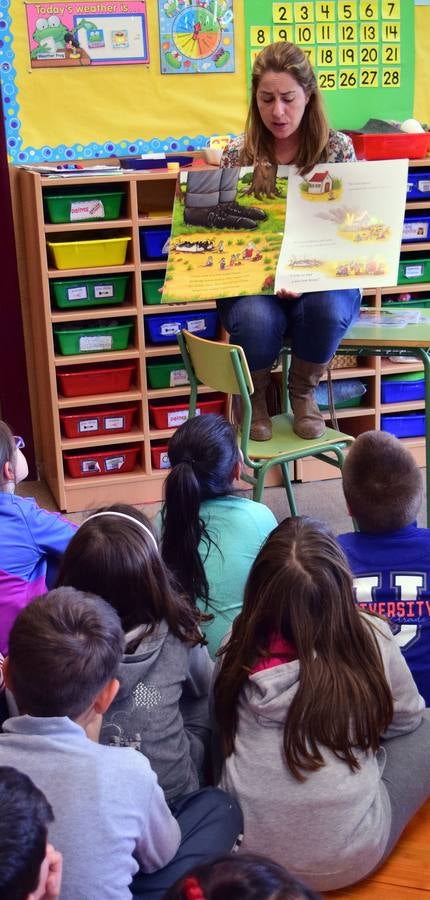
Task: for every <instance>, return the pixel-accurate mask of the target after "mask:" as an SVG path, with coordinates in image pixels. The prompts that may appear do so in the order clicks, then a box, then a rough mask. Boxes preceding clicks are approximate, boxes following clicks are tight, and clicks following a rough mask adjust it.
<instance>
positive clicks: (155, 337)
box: [145, 309, 218, 344]
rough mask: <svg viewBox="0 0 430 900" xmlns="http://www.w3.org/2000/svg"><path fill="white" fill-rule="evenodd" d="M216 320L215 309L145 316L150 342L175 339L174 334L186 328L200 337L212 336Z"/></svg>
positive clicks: (214, 332) (172, 340)
mask: <svg viewBox="0 0 430 900" xmlns="http://www.w3.org/2000/svg"><path fill="white" fill-rule="evenodd" d="M217 322H218V313H217V311H216V309H204V310H202V311H199V310H196V311H195V312H190V311H189V310H188V311H187V312H183V313H180V312H178V313H174V314H173V315H165V316H162V315H160V316H146V317H145V325H146V334H147V337H148V339H149V341H150V343H151V344H169V343H172V342H175V341H176V335H177V334H179V332H180V331H182V329H183V328H186V329H187V331H192V332H193V334H199V335H200V337H205V338H214V337H215V335H216V328H217Z"/></svg>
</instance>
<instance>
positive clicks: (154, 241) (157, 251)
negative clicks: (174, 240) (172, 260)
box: [139, 226, 170, 259]
mask: <svg viewBox="0 0 430 900" xmlns="http://www.w3.org/2000/svg"><path fill="white" fill-rule="evenodd" d="M169 237H170V228H164V227H163V226H160V227H159V228H139V242H140V255H141V257H142V259H145V258H146V259H167V252H166V250H165V244H166V241H167V240H168V238H169Z"/></svg>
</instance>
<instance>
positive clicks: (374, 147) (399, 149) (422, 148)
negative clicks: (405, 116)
mask: <svg viewBox="0 0 430 900" xmlns="http://www.w3.org/2000/svg"><path fill="white" fill-rule="evenodd" d="M346 133H347V134H349V136H350V138H351V140H352V143H353V144H354V150H355V153H356V156H357V159H423V158H424V157H425V156H426V155H427V150H428V148H429V145H430V134H429V133H428V132H427V131H424V132H421V133H420V134H407V133H406V132H405V133H404V134H403V133H399V134H357V132H355V131H347V132H346Z"/></svg>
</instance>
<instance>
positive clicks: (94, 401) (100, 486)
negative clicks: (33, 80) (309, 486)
mask: <svg viewBox="0 0 430 900" xmlns="http://www.w3.org/2000/svg"><path fill="white" fill-rule="evenodd" d="M411 167H413V168H414V169H415V168H416V167H421V168H422V169H423V170H424V169H425V168H427V169H429V168H430V159H429V160H413V161H411ZM18 183H19V187H20V197H21V204H22V225H23V230H24V233H25V256H26V277H25V279H24V283H25V284H26V285H27V287H26V289H25V290H23V305H24V318H25V319H27V323H29V324H28V325H27V329H26V331H27V345H28V346H27V355H28V358H29V360H30V361H31V362H30V367H31V368H32V371H31V372H30V377H31V379H32V381H33V385H32V413H33V420H34V421H35V423H36V424H37V427H36V428H35V433H36V435H38V436H39V439H38V442H37V443H38V446H37V455H38V458H39V460H40V468H41V474H42V475H43V477H44V478H45V479H46V481H47V483H48V485H49V487H50V489H51V491H52V493H53V495H54V497H55V500H56V502H57V503H58V506H59V507H60V509H62V510H65V511H69V512H75V511H80V510H83V509H92V508H94V507H97V506H100V505H103V504H108V503H112V502H115V501H120V500H122V501H123V502H130V503H146V502H152V501H157V500H160V499H161V493H162V485H163V481H164V478H165V474H166V472H165V470H159V469H154V468H153V467H152V464H151V447H152V446H154V444H158V443H160V442H163V441H166V439H168V437H170V435H171V434H172V433H173V429H171V428H166V429H161V430H156V429H154V428H153V427H152V425H150V422H149V413H148V400H153V399H162V398H166V397H170V396H171V397H172V398H173V397H176V396H187V395H188V393H189V389H188V388H187V387H172V388H167V389H149V388H148V386H147V372H146V364H147V363H148V362H150V361H152V360H154V359H163V358H164V357H166V356H179V348H178V346H177V345H176V344H175V343H172V344H159V345H151V344H148V343H147V340H146V335H145V319H146V317H149V316H153V315H155V314H160V313H169V312H170V313H172V312H175V311H176V310H177V309H181V311H185V310H195V309H196V304H195V303H191V304H182V303H181V304H180V305H179V306H178V305H174V304H169V305H167V304H166V305H163V306H152V305H151V306H149V305H146V304H145V303H144V302H143V294H142V276H143V275H144V274H145V273H146V272H153V271H162V270H164V269H165V268H166V263H165V261H163V260H143V259H141V255H140V243H139V229H141V228H145V227H154V226H157V225H168V224H169V223H170V221H171V215H170V213H171V209H172V206H173V200H174V193H175V185H176V174H175V173H171V172H164V171H160V170H158V171H154V172H129V173H127V172H125V173H124V174H121V175H108V176H97V177H93V176H81V177H79V176H76V177H75V178H73V181H72V179H64V178H46V177H42V176H41V175H39V174H38V173H36V172H31V171H24V170H20V171H19V174H18ZM101 184H102V185H105V186H107V185H115V186H117V187H121V188H124V191H125V195H126V196H125V203H124V213H123V215H122V217H121V218H120V219H118V220H114V221H109V222H108V221H104V222H82V223H71V224H64V225H56V224H50V223H46V222H45V218H44V208H43V194H44V191H46V190H47V189H49V190H51V189H52V188H57V189H58V191H59V192H61V190H62V189H64V188H65V187H67V189H70V188H71V187H72V186H73V187H75V188H76V189H77V190H79V189H80V188H82V187H83V186H84V185H85V186H86V187H90V186H92V185H94V186H97V185H101ZM406 208H407V209H411V210H414V211H416V210H420V209H421V210H423V211H429V212H430V199H428V200H422V201H414V202H411V203H407V204H406ZM94 231H103V232H107V233H108V234H109V233H110V232H111V233H112V235H115V234H119V235H121V234H127V235H128V236H130V237H131V241H130V244H129V249H128V252H127V258H126V261H125V263H124V265H122V266H105V267H97V268H94V267H92V268H88V269H67V270H64V269H63V270H59V269H54V268H52V267H50V265H49V264H48V258H47V252H46V239H52V237H53V236H55V235H59V236H61V234H64V235H67V234H68V233H70V232H80V233H81V234H82V235H83V238H82V239H84V236H85V233H87V234H88V238H89V239H90V238H91V233H92V232H94ZM417 249H419V250H420V251H422V253H423V257H426V256H430V253H429V251H430V243H427V242H426V243H421V244H416V243H413V244H409V243H408V244H404V245H403V246H402V253H411V252H413V251H416V250H417ZM112 273H129V274H130V284H129V289H128V296H127V299H126V301H125V303H124V305H122V306H115V307H106V306H102V307H97V308H95V307H93V308H83V309H74V310H72V311H70V312H69V311H62V310H58V309H55V308H52V304H51V296H50V281H51V280H52V279H53V278H56V279H62V278H68V277H79V276H82V275H97V276H99V275H103V274H106V275H108V274H112ZM405 292H409V293H413V294H414V295H415V294H416V295H417V298H419V297H420V296H421V297H423V295H424V296H425V297H427V296H428V297H429V298H430V283H429V284H422V283H418V284H411V285H408V286H407V285H397V286H393V287H392V288H391V287H390V288H384V289H377V290H365V291H364V292H363V294H364V302H365V303H366V304H367V305H370V306H374V307H375V308H380V307H381V305H382V304H383V301H384V299H385V298H386V297H388V296H390V295H396V294H400V293H405ZM423 299H424V297H423ZM214 307H215V303H214V302H213V301H205V302H202V303H200V304H198V308H199V309H202V310H203V309H213V308H214ZM124 317H125V318H127V319H128V320H131V321H132V322H133V325H134V338H133V342H132V346H129V347H128V348H127V349H126V350H123V351H109V352H95V353H85V354H79V355H78V354H76V355H73V356H60V355H59V354H58V353H57V352H56V350H55V347H54V339H53V331H52V328H53V325H54V324H56V323H61V322H69V323H73V322H88V323H90V324H91V322H94V321H95V320H98V319H118V320H121V319H123V318H124ZM29 335H31V338H30V337H29ZM128 360H132V361H134V362H135V364H136V379H135V381H134V382H133V383H132V385H131V387H130V389H129V391H127V392H126V393H122V392H121V393H110V394H97V395H93V396H85V397H70V398H66V397H63V396H61V394H59V393H58V389H57V377H56V376H57V370H58V368H60V367H62V368H65V367H67V368H71V367H74V366H77V365H82V364H83V363H85V364H89V363H95V362H97V363H99V364H100V365H104V364H108V363H109V362H111V361H123V362H125V361H128ZM417 368H421V364H420V363H419V362H417V364H416V365H415V364H414V363H408V364H406V365H404V364H399V363H391V362H389V361H388V360H387V359H381V358H380V357H373V356H367V357H362V356H360V357H359V358H358V361H357V366H356V367H355V368H346V367H344V368H337V369H334V370H333V372H332V377H333V378H334V379H335V380H337V379H340V378H363V380H364V382H365V383H366V386H367V394H366V395H365V398H364V400H363V405H362V406H359V407H354V408H349V409H343V410H339V412H338V418H339V427H340V428H341V429H343V430H345V431H347V432H349V433H351V434H353V435H355V436H357V435H358V434H360V433H361V432H362V431H365V430H368V429H372V428H379V426H380V415H381V409H382V410H383V411H386V410H387V409H391V410H392V411H394V409H395V410H396V411H397V410H401V409H405V410H407V409H412V408H413V409H422V406H423V404H422V403H420V401H418V402H416V403H413V404H411V403H396V404H390V405H388V404H384V405H383V406H382V405H381V402H380V392H381V375H382V374H388V373H393V374H394V373H398V372H401V371H405V372H407V371H411V370H413V369H417ZM208 392H209V389H207V388H204V387H202V388H200V393H201V394H206V393H208ZM131 402H133V403H134V404H137V406H138V412H137V417H136V421H135V425H134V429H133V430H132V431H131V432H129V433H126V434H123V435H119V434H116V435H111V436H107V435H106V436H99V437H98V438H97V437H96V436H91V435H85V436H81V437H78V438H76V439H70V438H65V437H64V436H63V435H62V433H61V429H60V419H59V413H60V412H64V411H67V410H70V411H71V412H73V411H74V410H76V409H77V408H80V407H82V408H88V409H89V408H96V407H100V408H102V407H107V406H110V405H111V404H114V405H117V406H118V405H119V404H124V403H131ZM121 443H122V444H124V445H125V446H129V445H134V446H137V448H138V451H139V453H138V465H137V468H136V469H135V470H134V471H132V472H130V473H121V472H119V473H115V474H110V475H98V476H92V477H83V478H70V477H69V476H68V475H66V474H65V472H64V466H63V457H62V453H63V451H64V450H69V449H76V450H78V449H83V448H90V447H94V448H96V447H103V446H112V447H115V446H119V445H120V444H121ZM405 443H406V444H407V445H408V446H409V447H410V448H411V449H412V451H413V453H414V454H415V457H416V459H417V461H418V462H419V464H421V465H424V462H425V457H424V439H423V438H419V437H418V438H407V439H405ZM295 477H296V478H297V479H298V480H303V481H308V480H316V479H320V478H327V477H336V470H335V469H333V468H332V467H329V466H324V465H323V464H322V463H319V462H318V461H316V460H312V459H307V460H303V461H299V462H298V463H296V464H295Z"/></svg>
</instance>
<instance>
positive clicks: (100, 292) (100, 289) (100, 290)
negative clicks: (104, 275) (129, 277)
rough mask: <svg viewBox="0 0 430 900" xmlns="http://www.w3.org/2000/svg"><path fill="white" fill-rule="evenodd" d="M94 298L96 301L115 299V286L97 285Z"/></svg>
mask: <svg viewBox="0 0 430 900" xmlns="http://www.w3.org/2000/svg"><path fill="white" fill-rule="evenodd" d="M94 297H95V298H96V300H99V299H100V298H101V297H113V284H95V285H94Z"/></svg>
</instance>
